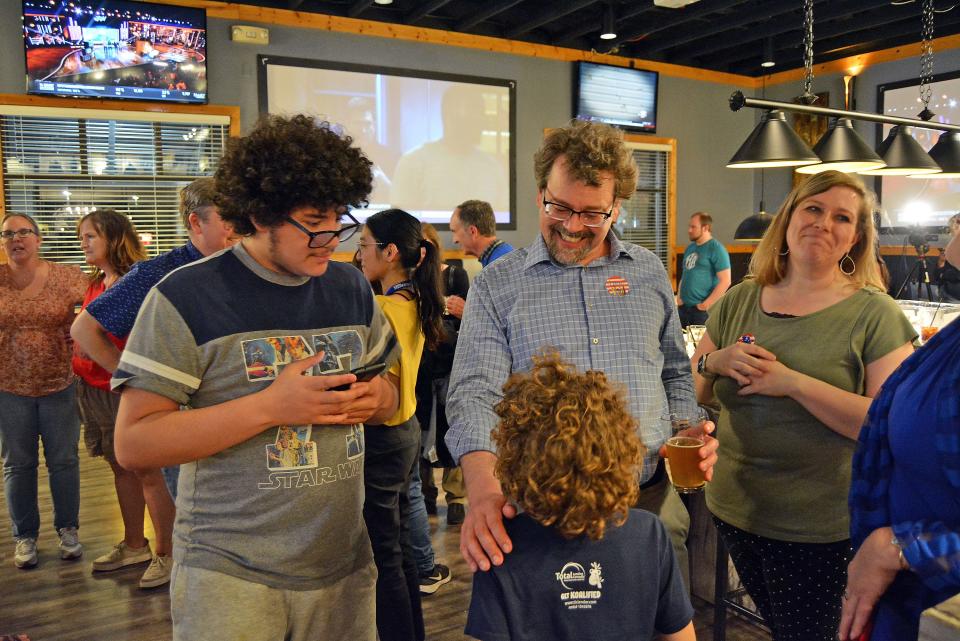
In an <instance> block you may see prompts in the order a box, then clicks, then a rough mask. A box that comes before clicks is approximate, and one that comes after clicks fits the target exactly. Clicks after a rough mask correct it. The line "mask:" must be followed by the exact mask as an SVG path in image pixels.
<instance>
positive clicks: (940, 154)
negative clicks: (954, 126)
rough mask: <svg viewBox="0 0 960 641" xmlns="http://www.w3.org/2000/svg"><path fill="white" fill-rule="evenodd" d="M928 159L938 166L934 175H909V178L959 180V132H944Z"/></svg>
mask: <svg viewBox="0 0 960 641" xmlns="http://www.w3.org/2000/svg"><path fill="white" fill-rule="evenodd" d="M929 154H930V157H931V158H933V161H934V162H935V163H937V165H939V166H940V172H939V173H935V174H911V175H910V176H909V177H910V178H926V179H928V180H937V179H941V178H960V132H956V131H945V132H943V133H942V134H940V138H939V139H938V140H937V144H935V145H934V146H933V147H932V148H931V149H930V151H929Z"/></svg>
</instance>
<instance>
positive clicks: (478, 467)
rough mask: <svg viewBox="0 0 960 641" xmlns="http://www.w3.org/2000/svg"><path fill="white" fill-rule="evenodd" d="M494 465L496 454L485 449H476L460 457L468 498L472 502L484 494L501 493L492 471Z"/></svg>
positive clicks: (495, 463) (498, 482)
mask: <svg viewBox="0 0 960 641" xmlns="http://www.w3.org/2000/svg"><path fill="white" fill-rule="evenodd" d="M496 465H497V455H496V454H494V453H493V452H487V451H486V450H476V451H473V452H469V453H467V454H464V455H463V456H461V457H460V467H461V468H462V469H463V481H464V484H465V485H466V487H467V498H468V500H470V501H471V502H473V501H475V500H477V499H478V498H479V497H481V496H483V495H486V494H503V490H502V489H501V487H500V481H498V480H497V477H496V475H495V473H494V468H495V467H496Z"/></svg>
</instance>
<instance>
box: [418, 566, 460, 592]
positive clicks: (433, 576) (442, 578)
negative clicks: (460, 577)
mask: <svg viewBox="0 0 960 641" xmlns="http://www.w3.org/2000/svg"><path fill="white" fill-rule="evenodd" d="M451 578H452V577H451V576H450V568H448V567H447V566H445V565H441V564H440V563H437V564H436V565H434V566H433V569H432V570H430V574H428V575H426V576H421V577H420V594H433V593H434V592H436V591H437V590H439V589H440V586H441V585H443V584H444V583H450V579H451Z"/></svg>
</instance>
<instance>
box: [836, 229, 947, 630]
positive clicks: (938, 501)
mask: <svg viewBox="0 0 960 641" xmlns="http://www.w3.org/2000/svg"><path fill="white" fill-rule="evenodd" d="M946 256H947V260H949V261H950V263H951V264H952V265H954V266H960V234H958V235H955V236H954V237H953V239H952V240H951V241H950V244H949V245H948V246H947V249H946ZM850 511H851V523H850V528H851V539H852V542H853V545H854V547H855V548H856V549H857V553H856V556H854V558H853V561H852V562H851V563H850V567H849V570H848V578H847V589H846V591H845V592H844V595H843V596H844V598H843V614H842V617H841V620H840V635H839V637H840V639H841V641H844V640H846V639H857V638H860V635H861V634H862V633H863V632H864V630H865V629H869V627H870V626H871V625H872V627H873V632H872V635H871V636H870V637H869V638H870V639H871V641H888V640H889V641H893V640H896V641H905V640H907V639H916V638H917V634H918V631H919V624H920V614H921V612H923V610H924V609H926V608H929V607H931V606H933V605H936V604H937V603H940V602H941V601H944V600H946V599H948V598H949V597H951V596H953V595H955V594H957V593H960V323H958V322H953V323H951V324H950V325H947V326H946V327H944V328H943V329H942V330H941V331H940V332H939V333H938V334H937V335H936V336H934V337H933V338H932V339H931V340H930V341H929V343H927V344H926V345H925V346H924V347H923V348H922V349H920V350H918V351H917V352H916V353H915V354H913V356H911V357H910V358H908V359H907V360H905V361H904V362H903V364H901V365H900V367H899V368H898V369H897V370H896V371H895V372H894V373H893V374H892V375H891V376H890V377H889V378H888V379H887V381H886V384H885V385H884V386H883V389H882V390H881V393H880V394H879V395H878V396H877V398H876V400H875V401H874V402H873V404H872V405H871V407H870V412H869V413H868V414H867V420H866V424H865V425H864V428H863V429H862V430H861V431H860V443H859V446H858V448H857V453H856V456H855V457H854V460H853V482H852V484H851V487H850ZM871 622H872V623H871Z"/></svg>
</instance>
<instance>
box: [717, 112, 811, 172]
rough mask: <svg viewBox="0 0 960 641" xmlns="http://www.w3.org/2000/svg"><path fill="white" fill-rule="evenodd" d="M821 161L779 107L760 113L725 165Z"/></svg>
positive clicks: (793, 164)
mask: <svg viewBox="0 0 960 641" xmlns="http://www.w3.org/2000/svg"><path fill="white" fill-rule="evenodd" d="M818 162H820V158H819V157H818V156H817V155H816V154H815V153H813V151H812V150H811V149H810V147H808V146H807V143H805V142H803V140H802V139H801V138H800V136H798V135H797V132H795V131H794V130H793V127H791V126H790V125H789V124H787V117H786V116H785V115H784V113H783V112H782V111H780V110H779V109H772V110H770V111H768V112H767V113H765V114H764V115H763V118H762V119H761V120H760V123H759V124H758V125H757V126H756V127H754V129H753V131H752V132H751V133H750V135H749V136H748V137H747V139H746V141H745V142H744V143H743V144H742V145H741V146H740V149H738V150H737V153H735V154H734V155H733V158H731V159H730V162H728V163H727V167H730V168H731V169H755V168H758V167H796V166H798V165H810V164H813V163H818Z"/></svg>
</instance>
